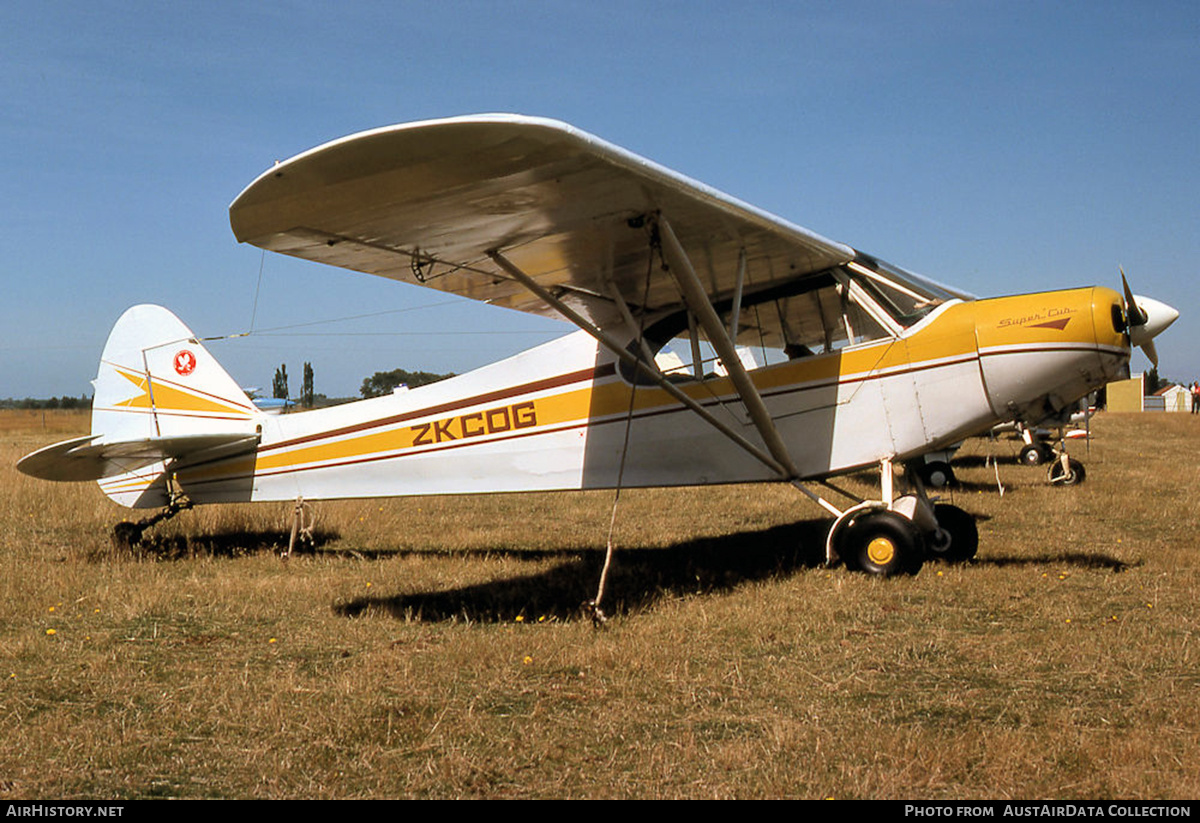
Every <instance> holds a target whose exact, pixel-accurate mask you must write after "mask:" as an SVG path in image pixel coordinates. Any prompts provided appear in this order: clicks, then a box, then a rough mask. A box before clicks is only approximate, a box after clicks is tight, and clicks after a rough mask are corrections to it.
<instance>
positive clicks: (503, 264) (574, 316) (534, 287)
mask: <svg viewBox="0 0 1200 823" xmlns="http://www.w3.org/2000/svg"><path fill="white" fill-rule="evenodd" d="M487 254H488V257H490V258H491V259H492V261H493V262H494V263H495V264H496V265H497V266H499V267H500V268H502V269H504V271H505V272H506V273H507V274H508V275H509V276H511V277H512V278H513V279H514V280H516V281H517V282H518V283H520V284H521V285H523V286H524V287H525V288H527V289H529V290H530V291H531V292H533V293H534V294H536V295H537V296H538V297H540V298H541V299H542V300H544V301H545V302H546V304H547V305H549V306H551V307H553V308H554V309H555V310H556V311H558V312H559V313H560V314H562V315H563V317H566V318H567V319H568V320H570V321H571V322H572V323H574V324H575V325H576V326H578V327H579V328H581V329H583V330H584V331H585V332H587V333H588V334H590V335H591V336H592V337H594V338H596V340H598V341H599V342H600V343H601V344H602V345H603V346H604V347H605V348H607V349H608V350H609V351H611V352H612V353H613V354H615V355H616V356H617V357H619V358H620V359H621V361H622V362H624V363H626V364H628V365H629V366H631V367H633V368H634V369H636V370H637V371H639V372H641V373H642V374H645V375H646V376H647V377H649V378H650V379H651V380H653V381H654V384H655V385H656V386H658V387H659V388H660V389H662V390H663V391H665V392H666V393H667V394H669V395H671V397H673V398H675V399H676V400H678V401H679V402H680V403H682V404H683V405H685V406H687V407H688V408H689V409H691V410H692V411H694V412H695V413H696V414H697V415H699V416H700V417H701V418H702V419H703V420H704V421H706V422H707V423H708V424H709V425H711V426H712V427H713V428H715V429H717V431H719V432H721V433H722V434H723V435H725V436H726V437H728V438H729V439H730V440H732V441H733V442H734V443H736V444H737V445H739V446H740V447H742V448H743V449H744V450H745V451H747V452H749V453H750V455H752V456H753V457H754V458H755V459H757V460H758V461H759V462H761V463H762V464H763V465H765V466H766V467H767V468H769V469H770V470H771V471H773V472H776V473H777V474H779V475H780V476H781V479H786V478H788V477H793V476H795V470H794V469H788V468H785V467H784V465H783V464H782V463H780V462H779V461H777V460H775V459H774V458H772V457H771V455H769V454H767V453H766V452H764V451H763V450H762V449H760V448H759V447H758V446H756V445H754V444H753V443H751V442H750V441H749V440H747V439H746V438H745V437H743V436H742V435H741V434H739V433H738V432H737V431H735V430H734V429H733V428H731V427H730V426H729V425H728V424H727V423H725V422H724V421H722V420H719V419H717V418H716V417H715V416H713V414H712V413H711V412H709V411H708V409H706V408H704V407H703V406H701V405H700V404H699V403H697V402H696V401H695V400H693V399H692V398H691V397H688V395H686V394H685V393H684V392H683V390H682V389H680V388H679V387H678V386H676V385H675V384H674V383H671V382H670V381H669V380H667V379H666V378H665V377H663V376H662V375H661V374H659V373H658V370H657V369H655V368H654V366H653V365H652V364H647V363H646V362H645V361H643V360H642V358H640V357H636V356H634V355H633V354H632V353H630V352H629V351H628V350H627V349H626V348H625V347H624V346H622V345H621V344H620V342H619V341H617V340H616V339H615V338H613V337H612V336H611V335H609V334H607V333H606V332H604V331H603V330H602V329H600V328H598V327H597V326H596V325H595V324H593V323H592V322H590V321H589V320H587V319H586V318H585V317H583V315H581V314H579V313H578V312H577V311H575V310H574V309H572V308H571V307H570V306H568V305H566V304H565V303H563V302H562V301H561V300H559V299H558V298H557V297H555V296H554V295H552V294H550V292H548V291H546V289H544V288H543V287H542V286H541V285H540V284H539V283H538V282H537V281H535V280H534V279H533V278H532V277H530V276H529V275H527V274H525V272H523V271H521V270H520V269H519V268H517V267H516V266H515V265H513V263H511V262H510V261H509V260H508V258H506V257H505V256H504V255H502V254H501V253H500V252H498V251H489V252H488V253H487ZM704 304H705V305H706V306H707V305H708V301H707V299H706V300H705V301H704ZM710 309H711V307H710ZM714 314H715V313H714ZM718 325H719V321H718ZM734 359H735V361H736V362H738V365H739V366H740V365H741V362H740V361H737V360H736V357H735V358H734ZM743 373H744V372H743ZM760 403H761V400H760ZM789 463H790V459H789Z"/></svg>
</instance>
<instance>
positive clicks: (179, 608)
mask: <svg viewBox="0 0 1200 823" xmlns="http://www.w3.org/2000/svg"><path fill="white" fill-rule="evenodd" d="M86 428H87V419H86V417H84V416H82V415H78V414H70V413H51V412H47V413H46V415H45V416H44V417H43V416H42V415H41V413H40V412H9V413H5V414H4V416H3V417H0V527H2V528H0V534H2V535H3V537H2V542H0V667H2V668H0V741H2V745H0V798H9V799H15V798H51V797H54V798H95V799H107V798H112V799H121V798H147V797H185V798H203V797H208V798H222V797H238V798H296V797H313V798H362V797H374V798H389V797H415V798H443V797H489V798H500V797H572V798H575V797H620V798H672V797H691V798H704V797H739V798H757V797H794V798H824V797H834V798H955V799H970V798H1080V799H1083V798H1176V799H1179V798H1194V797H1197V796H1200V768H1197V764H1200V649H1198V648H1197V645H1198V638H1197V631H1198V629H1200V540H1198V539H1197V535H1200V505H1198V503H1200V491H1198V490H1197V487H1198V485H1200V476H1198V469H1197V462H1196V459H1195V453H1196V446H1197V443H1198V442H1200V418H1198V417H1191V416H1188V415H1163V414H1158V415H1151V414H1145V415H1130V416H1118V415H1101V416H1099V417H1098V418H1097V419H1096V421H1095V422H1094V426H1093V431H1094V434H1095V439H1094V441H1093V443H1092V446H1091V450H1090V454H1089V455H1085V454H1084V452H1083V445H1082V444H1076V445H1073V446H1072V450H1073V453H1076V454H1077V455H1078V456H1080V457H1081V458H1083V459H1084V460H1085V462H1086V465H1087V469H1088V481H1087V482H1086V483H1085V484H1084V485H1083V486H1081V487H1078V488H1066V489H1063V488H1050V487H1048V486H1046V485H1045V483H1044V474H1043V472H1042V471H1041V470H1040V469H1029V468H1023V467H1020V466H1018V465H1017V464H1016V463H1015V455H1016V450H1017V449H1016V446H1015V445H1014V444H1013V443H1011V442H1007V441H1001V442H998V443H988V442H987V441H983V440H977V441H972V442H970V443H968V445H967V447H966V448H965V449H964V451H963V452H962V453H961V460H960V461H959V466H958V467H957V471H958V473H959V477H960V479H961V480H962V481H963V484H962V486H961V487H960V488H958V489H957V490H955V491H954V492H953V493H952V494H948V495H947V496H948V497H950V498H952V501H953V502H955V503H956V504H958V505H960V506H962V507H964V508H966V509H968V510H969V511H971V512H972V513H974V514H976V515H978V516H979V518H980V532H981V548H980V553H979V558H978V560H977V562H975V563H973V564H971V565H968V566H953V567H951V566H939V565H934V564H927V565H926V567H925V569H924V570H923V571H922V572H921V574H920V575H918V576H916V577H902V578H896V579H888V580H882V579H876V578H870V577H867V576H864V575H861V574H854V573H849V572H847V571H845V570H844V569H841V568H835V569H825V568H822V567H821V566H820V565H819V560H820V556H821V540H822V537H823V534H824V529H825V528H827V526H828V523H827V521H826V520H825V519H824V518H823V517H822V516H821V512H820V511H819V510H818V509H817V507H815V506H814V505H812V504H811V503H809V502H807V501H806V500H805V499H804V498H802V497H801V496H800V495H799V494H798V493H796V492H795V491H794V490H790V489H788V488H779V487H768V486H752V487H749V486H737V487H730V488H718V489H684V490H671V491H667V490H646V491H630V492H626V493H625V494H624V495H623V497H622V500H621V509H620V512H619V517H618V542H619V544H620V545H621V546H622V548H623V549H624V551H623V552H622V553H621V554H619V555H618V561H617V562H618V567H617V569H616V572H615V575H614V580H613V583H612V588H611V590H610V595H611V598H612V602H611V607H610V612H612V613H614V617H613V619H612V620H611V621H610V622H609V623H608V624H607V626H606V627H605V628H603V629H599V630H598V629H595V628H593V626H592V624H591V622H590V621H588V620H587V619H585V618H583V617H582V616H581V615H580V611H579V608H578V607H579V603H580V602H581V601H583V600H585V599H587V598H588V597H590V596H591V594H592V593H593V589H594V587H595V583H596V579H597V572H598V569H599V565H600V561H601V556H602V553H603V546H604V541H605V537H606V532H607V526H608V513H609V508H610V506H611V501H612V495H611V494H610V493H604V494H560V495H502V496H484V497H474V498H454V499H441V498H411V499H401V500H384V501H347V502H337V503H321V504H318V505H317V506H316V514H317V532H318V534H317V537H318V547H317V550H316V551H315V552H313V553H310V554H306V555H303V556H299V557H295V558H293V559H292V560H290V561H288V562H286V563H285V562H282V561H281V560H280V559H279V558H278V556H277V555H276V554H275V551H276V550H277V549H278V547H279V546H280V545H283V544H286V540H287V529H288V526H289V514H290V512H289V507H287V506H281V505H270V504H264V505H260V506H233V507H226V508H205V509H201V510H195V511H191V512H187V513H184V514H183V515H181V516H180V517H178V518H176V519H175V520H174V521H171V522H170V523H167V524H164V525H163V526H161V527H159V528H158V529H157V531H156V532H155V533H154V535H155V537H154V540H153V543H154V545H153V549H154V551H153V552H152V553H149V554H144V555H139V556H135V555H132V554H122V553H117V552H114V551H113V550H112V549H111V548H110V546H109V543H108V529H109V528H110V527H111V525H112V524H113V523H114V522H116V521H118V520H120V519H122V517H124V516H126V513H125V512H124V511H123V510H122V509H120V508H119V507H117V506H115V505H113V504H111V503H109V502H108V501H107V500H106V499H105V498H104V497H103V496H102V495H101V494H100V492H99V491H98V490H97V489H96V488H95V486H94V485H90V484H88V485H60V484H48V483H43V482H39V481H34V480H32V479H29V478H26V477H24V476H23V475H19V474H18V473H17V472H16V471H15V470H14V469H13V463H14V462H15V461H16V459H17V458H18V457H19V456H21V455H22V454H25V453H26V452H29V451H31V450H33V449H34V448H37V447H39V446H41V445H43V444H45V443H48V442H51V441H54V440H57V439H62V438H64V437H67V436H69V435H70V434H72V433H74V432H83V431H86ZM986 455H995V456H998V458H999V460H1000V463H999V466H998V468H996V467H993V466H992V465H988V464H987V463H985V456H986ZM997 474H998V476H999V479H1000V480H1001V481H1002V482H1003V484H1004V487H1005V494H1004V495H1003V496H1001V495H1000V494H998V492H997V487H996V478H997ZM850 482H853V481H850Z"/></svg>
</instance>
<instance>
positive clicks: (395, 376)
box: [358, 369, 454, 397]
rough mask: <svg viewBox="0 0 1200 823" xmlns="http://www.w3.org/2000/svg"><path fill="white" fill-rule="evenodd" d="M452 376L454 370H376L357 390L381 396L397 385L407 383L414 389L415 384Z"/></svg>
mask: <svg viewBox="0 0 1200 823" xmlns="http://www.w3.org/2000/svg"><path fill="white" fill-rule="evenodd" d="M453 376H454V372H449V373H448V374H434V373H433V372H427V371H405V370H404V369H393V370H392V371H377V372H375V373H374V374H373V375H371V376H370V377H368V378H367V379H366V380H364V381H363V382H362V388H361V389H359V390H358V391H359V394H361V395H362V396H363V397H382V396H383V395H385V394H390V393H391V392H392V390H393V389H395V388H396V387H397V386H399V385H407V386H408V387H409V388H410V389H415V388H416V387H417V386H424V385H426V384H427V383H436V382H437V381H439V380H445V379H446V378H447V377H453Z"/></svg>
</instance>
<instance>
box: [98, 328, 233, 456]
mask: <svg viewBox="0 0 1200 823" xmlns="http://www.w3.org/2000/svg"><path fill="white" fill-rule="evenodd" d="M93 385H94V386H95V390H96V391H95V396H94V398H93V400H92V434H93V435H95V436H98V442H101V443H103V442H110V443H111V442H118V441H128V440H138V439H142V438H151V437H180V436H186V435H197V434H209V433H214V432H221V433H228V434H232V433H239V432H241V433H246V434H253V433H254V429H255V424H256V417H257V410H256V409H255V407H254V403H253V402H251V400H250V398H249V397H247V396H246V393H245V392H244V391H242V390H241V388H240V387H239V386H238V385H237V383H235V382H234V380H233V378H231V377H230V376H229V374H228V373H226V371H225V370H224V369H223V368H221V365H220V364H219V363H218V362H217V361H216V359H215V358H214V357H213V356H212V355H211V354H209V353H208V350H207V349H205V348H204V346H203V345H201V343H200V341H199V340H197V339H196V336H195V335H194V334H192V331H191V329H189V328H188V327H187V326H185V325H184V324H183V323H182V322H181V321H180V320H179V318H178V317H176V316H175V315H174V314H172V313H171V312H169V311H168V310H166V309H164V308H162V307H161V306H151V305H142V306H134V307H133V308H131V309H129V310H127V311H126V312H125V313H124V314H122V315H121V318H120V319H119V320H117V323H116V325H115V326H113V330H112V332H111V333H110V334H109V336H108V343H107V344H106V345H105V346H104V354H103V355H102V356H101V358H100V370H99V372H98V374H97V375H96V380H95V381H94V383H93Z"/></svg>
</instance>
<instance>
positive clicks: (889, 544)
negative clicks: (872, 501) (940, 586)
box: [841, 511, 925, 577]
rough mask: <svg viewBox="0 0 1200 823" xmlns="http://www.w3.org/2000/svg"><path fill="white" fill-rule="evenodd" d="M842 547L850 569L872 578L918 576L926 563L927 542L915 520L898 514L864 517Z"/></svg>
mask: <svg viewBox="0 0 1200 823" xmlns="http://www.w3.org/2000/svg"><path fill="white" fill-rule="evenodd" d="M841 544H842V546H843V549H844V552H843V553H842V559H843V560H844V561H845V563H846V566H847V567H849V568H852V569H858V570H860V571H864V572H867V573H868V574H878V575H881V576H883V577H891V576H892V575H896V574H903V573H908V574H916V573H917V572H918V571H920V570H921V565H922V564H923V563H924V562H925V540H924V538H922V537H921V533H920V532H919V531H917V527H916V526H914V525H913V524H912V521H911V520H909V519H908V518H906V517H903V516H901V515H899V514H896V513H895V512H888V511H880V512H872V513H870V514H865V515H863V516H862V517H860V518H858V519H857V520H855V521H854V522H853V523H851V524H850V526H849V528H848V529H847V530H846V534H845V536H844V537H843V539H842V541H841Z"/></svg>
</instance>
